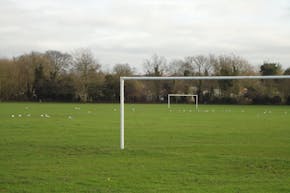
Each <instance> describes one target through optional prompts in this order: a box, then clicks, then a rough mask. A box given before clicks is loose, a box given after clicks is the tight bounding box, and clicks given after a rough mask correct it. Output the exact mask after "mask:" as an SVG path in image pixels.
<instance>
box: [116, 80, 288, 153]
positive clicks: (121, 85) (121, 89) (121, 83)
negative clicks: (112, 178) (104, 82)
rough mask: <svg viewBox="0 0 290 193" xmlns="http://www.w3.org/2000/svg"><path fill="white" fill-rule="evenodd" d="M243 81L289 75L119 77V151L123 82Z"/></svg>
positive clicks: (122, 119)
mask: <svg viewBox="0 0 290 193" xmlns="http://www.w3.org/2000/svg"><path fill="white" fill-rule="evenodd" d="M244 79H290V75H283V76H170V77H160V76H132V77H120V149H121V150H123V149H124V148H125V146H124V142H125V138H124V123H125V122H124V116H125V113H124V98H125V96H124V91H125V88H124V82H125V80H244Z"/></svg>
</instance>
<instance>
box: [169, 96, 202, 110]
mask: <svg viewBox="0 0 290 193" xmlns="http://www.w3.org/2000/svg"><path fill="white" fill-rule="evenodd" d="M172 97H192V99H193V101H194V103H195V110H198V95H196V94H168V104H167V107H168V108H170V105H171V98H172Z"/></svg>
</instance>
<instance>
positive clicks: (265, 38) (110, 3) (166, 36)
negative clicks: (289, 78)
mask: <svg viewBox="0 0 290 193" xmlns="http://www.w3.org/2000/svg"><path fill="white" fill-rule="evenodd" d="M0 14H1V17H0V57H11V56H16V55H19V54H22V53H28V52H30V51H32V50H35V51H45V50H48V49H49V50H52V49H53V50H60V51H64V52H71V51H73V50H74V49H77V48H90V49H92V51H93V53H94V54H95V56H96V58H97V59H98V60H99V62H100V63H102V64H103V66H106V64H115V63H129V64H132V65H134V66H135V67H137V68H139V67H138V66H141V64H142V62H143V61H144V59H145V58H148V57H150V56H151V55H152V54H154V53H156V54H158V55H162V56H165V57H167V58H168V59H172V58H183V57H184V56H190V55H196V54H209V53H211V54H217V55H218V54H236V55H240V56H243V57H244V58H246V59H248V60H249V62H250V63H252V64H254V65H260V64H261V63H263V61H271V62H280V63H281V64H282V65H283V66H284V67H289V66H290V0H142V1H139V0H122V1H121V0H0Z"/></svg>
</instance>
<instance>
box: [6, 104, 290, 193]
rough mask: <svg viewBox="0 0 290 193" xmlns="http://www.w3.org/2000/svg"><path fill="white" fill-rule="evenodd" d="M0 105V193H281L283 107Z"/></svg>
mask: <svg viewBox="0 0 290 193" xmlns="http://www.w3.org/2000/svg"><path fill="white" fill-rule="evenodd" d="M125 108H126V109H125V150H123V151H121V150H120V149H119V105H118V104H63V103H59V104H57V103H51V104H46V103H42V104H37V103H0V192H3V193H4V192H5V193H6V192H9V193H18V192H21V193H24V192H27V193H45V192H87V193H93V192H101V193H103V192H105V193H106V192H108V193H112V192H114V193H125V192H126V193H127V192H128V193H141V192H142V193H143V192H144V193H160V192H162V193H185V192H196V193H205V192H207V193H216V192H218V193H270V192H271V193H280V192H281V193H282V192H284V193H289V192H290V107H289V106H231V105H215V106H214V105H204V106H200V108H199V109H200V111H199V112H196V111H195V110H194V106H190V105H173V106H172V109H171V110H168V109H167V105H166V104H164V105H141V104H138V105H133V104H126V105H125Z"/></svg>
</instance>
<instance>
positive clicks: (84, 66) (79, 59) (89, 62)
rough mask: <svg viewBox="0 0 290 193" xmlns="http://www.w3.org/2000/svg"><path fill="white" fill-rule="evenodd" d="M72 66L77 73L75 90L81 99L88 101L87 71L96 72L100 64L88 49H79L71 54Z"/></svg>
mask: <svg viewBox="0 0 290 193" xmlns="http://www.w3.org/2000/svg"><path fill="white" fill-rule="evenodd" d="M73 66H74V70H75V72H76V73H77V75H78V76H77V77H78V81H77V85H78V86H77V91H78V97H79V98H80V100H81V101H83V102H87V101H88V86H89V73H92V72H97V71H98V70H99V69H100V67H101V65H100V64H98V62H97V60H96V59H95V57H94V56H93V54H92V52H91V51H90V50H88V49H79V50H77V51H75V52H74V54H73Z"/></svg>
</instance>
